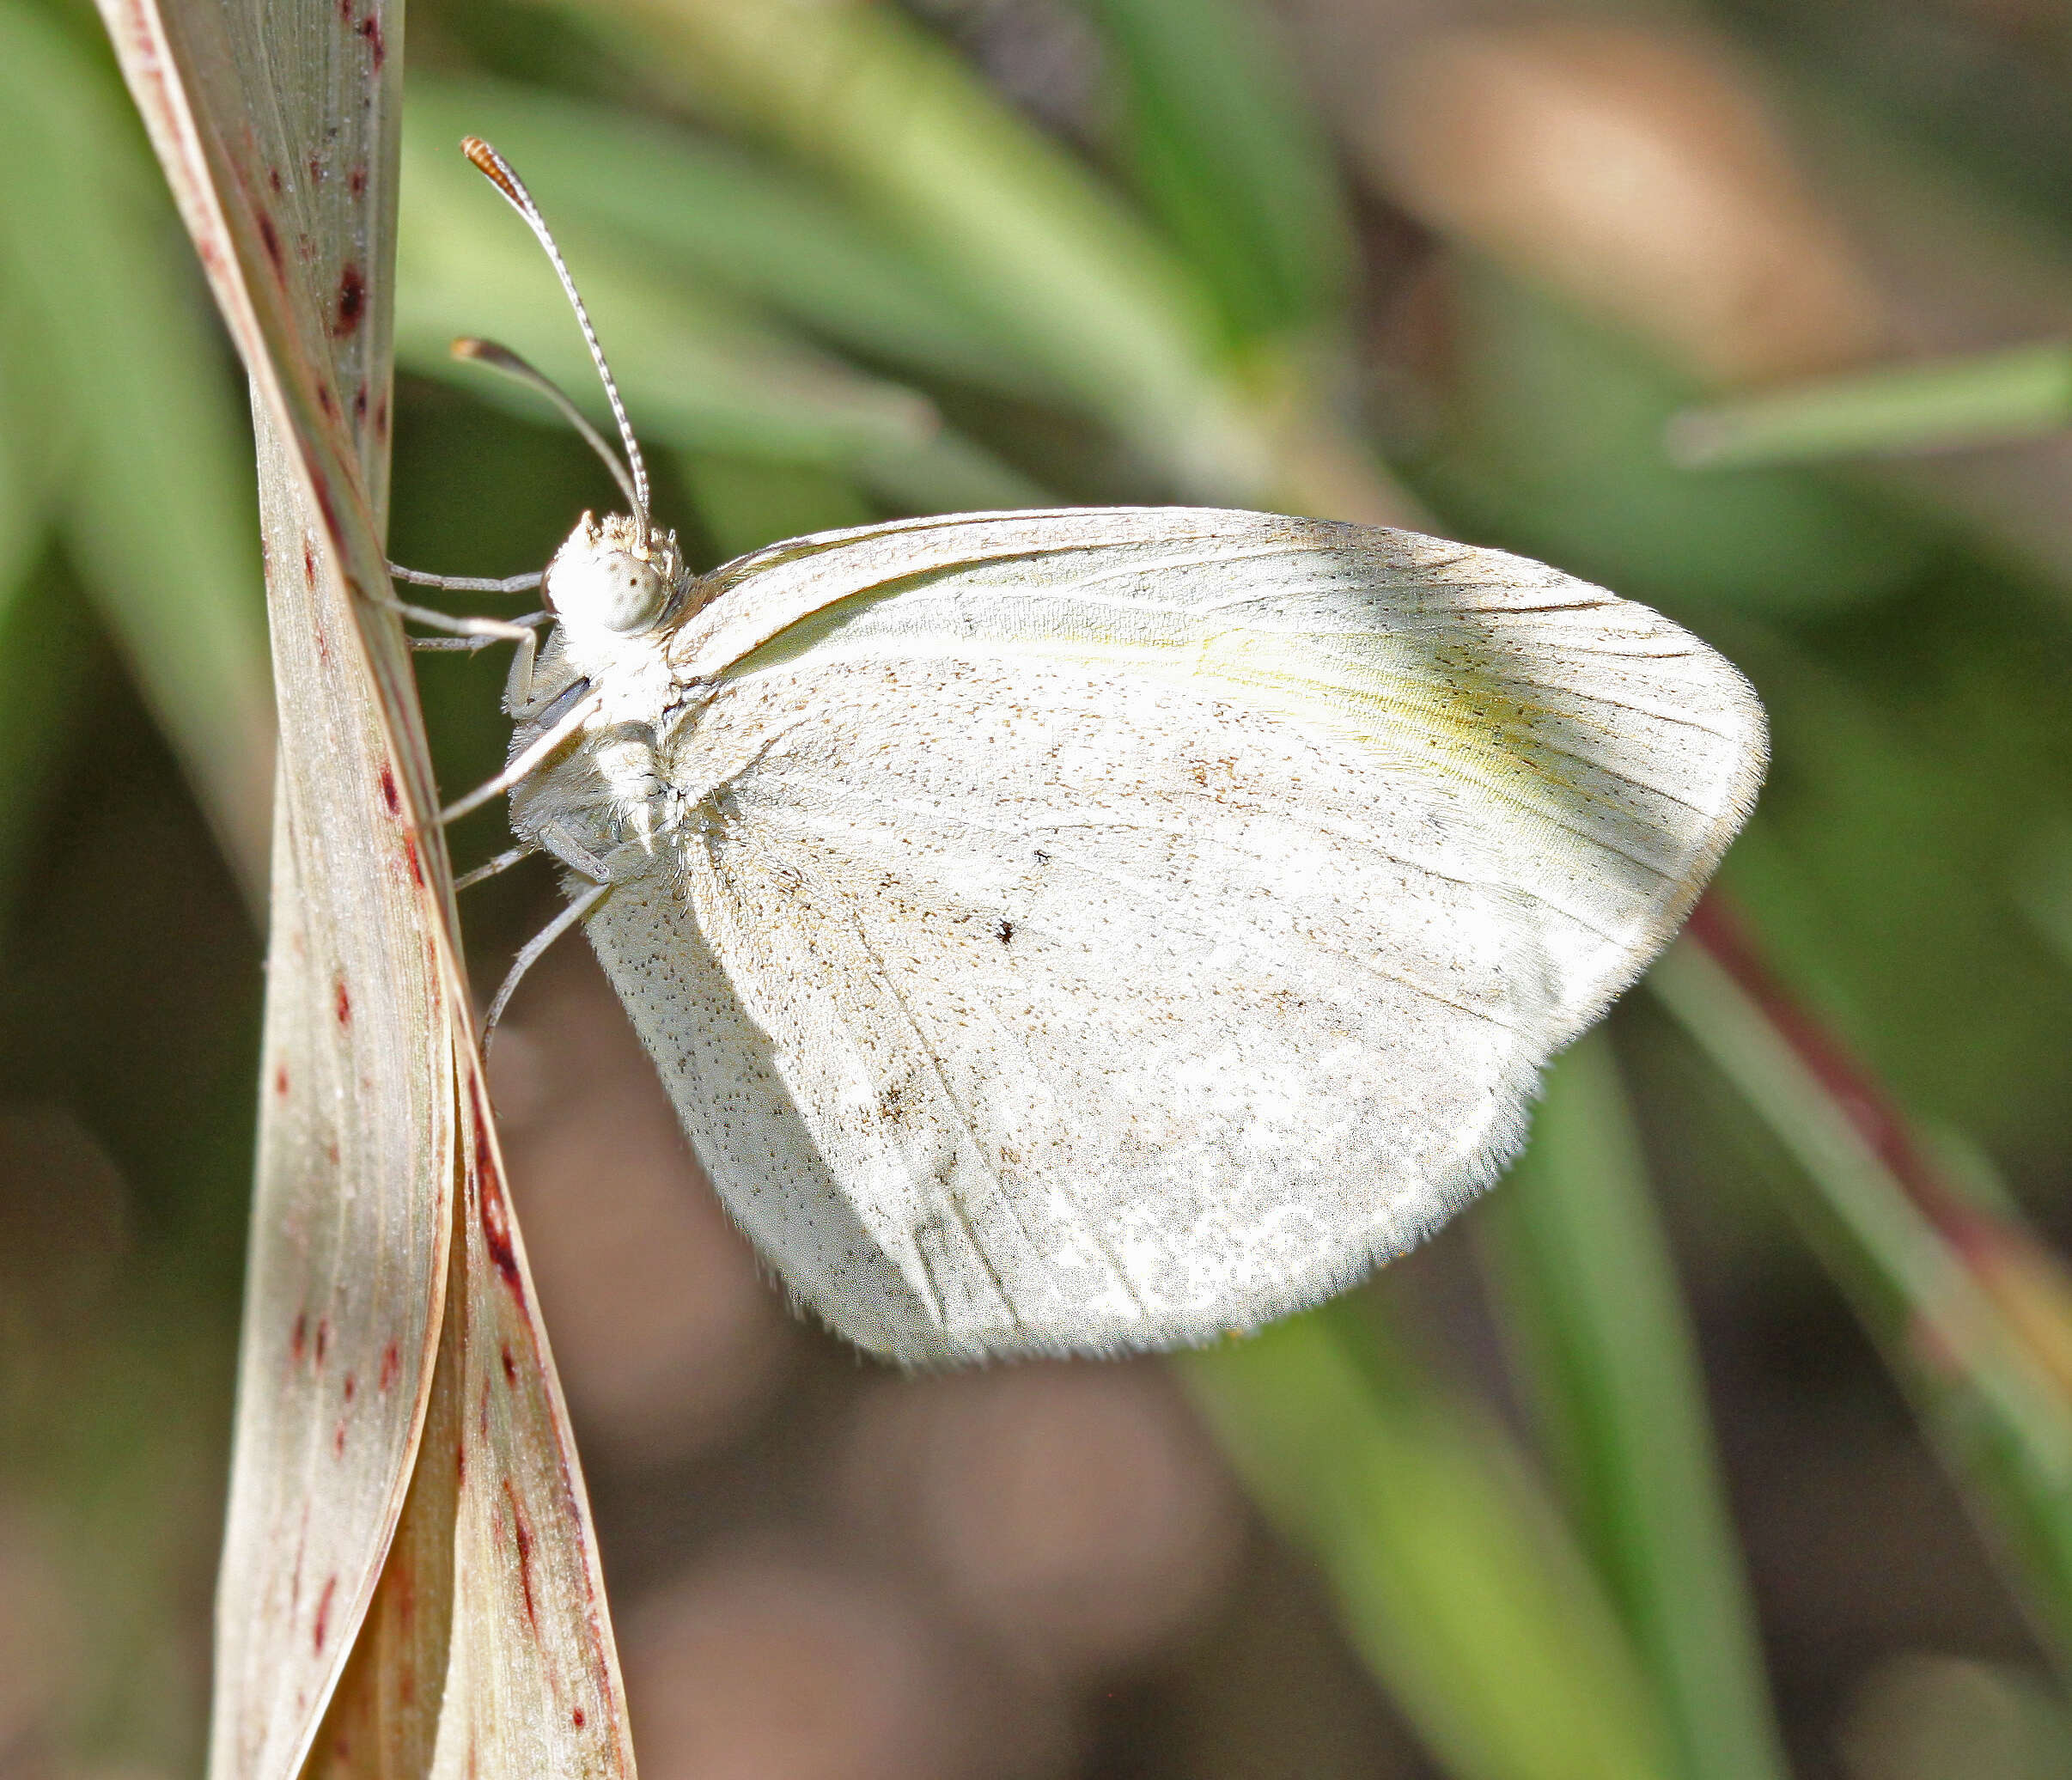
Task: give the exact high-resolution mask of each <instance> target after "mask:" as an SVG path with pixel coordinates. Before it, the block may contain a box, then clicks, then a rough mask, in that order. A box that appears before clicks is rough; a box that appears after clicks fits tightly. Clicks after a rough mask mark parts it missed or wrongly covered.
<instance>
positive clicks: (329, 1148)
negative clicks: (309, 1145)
mask: <svg viewBox="0 0 2072 1780" xmlns="http://www.w3.org/2000/svg"><path fill="white" fill-rule="evenodd" d="M324 1159H325V1161H327V1162H329V1163H330V1164H331V1166H332V1167H334V1168H335V1167H338V1139H337V1138H336V1137H333V1138H332V1140H331V1141H330V1142H329V1143H326V1144H325V1146H324Z"/></svg>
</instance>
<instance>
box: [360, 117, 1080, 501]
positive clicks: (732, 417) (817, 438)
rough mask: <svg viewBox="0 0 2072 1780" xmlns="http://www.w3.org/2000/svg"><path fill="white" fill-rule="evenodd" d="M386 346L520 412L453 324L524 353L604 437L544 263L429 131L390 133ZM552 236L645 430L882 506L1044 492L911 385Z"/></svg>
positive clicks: (626, 262)
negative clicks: (393, 252)
mask: <svg viewBox="0 0 2072 1780" xmlns="http://www.w3.org/2000/svg"><path fill="white" fill-rule="evenodd" d="M403 179H404V203H403V217H402V228H401V241H400V243H399V248H398V273H397V277H398V282H399V295H398V298H397V307H396V355H397V358H398V361H399V363H402V364H405V365H406V366H407V367H408V368H409V369H411V370H414V371H417V372H418V373H419V374H421V375H427V376H438V377H442V378H447V379H449V380H451V381H456V382H460V383H461V384H463V385H464V386H465V387H467V388H469V389H472V390H473V391H475V392H477V393H480V394H482V395H484V396H485V397H487V398H489V399H491V400H495V401H498V402H503V403H508V404H509V405H512V406H513V407H515V409H517V410H518V411H520V412H523V413H529V414H533V415H539V414H541V413H542V412H543V411H544V405H543V404H542V403H541V402H540V401H539V399H538V398H536V397H533V396H532V395H530V394H528V393H523V392H520V391H517V390H515V389H514V388H513V387H511V386H510V385H509V384H508V383H506V382H505V381H504V380H503V379H501V378H497V377H494V376H492V375H489V374H488V373H485V372H483V371H481V370H479V369H474V368H472V367H462V366H460V365H456V364H455V363H454V362H453V361H452V358H451V357H450V355H449V352H448V348H449V346H450V344H451V343H452V341H453V340H454V338H455V337H456V336H457V335H460V334H479V335H484V336H487V337H490V338H496V339H498V340H501V341H502V342H503V344H506V345H509V346H511V347H514V348H515V349H516V350H517V351H520V352H521V353H522V354H524V355H525V357H527V358H529V359H531V360H532V361H533V363H535V364H537V365H538V366H539V369H542V370H543V371H545V373H546V374H547V375H548V376H550V377H552V378H553V379H554V380H555V381H557V382H558V383H559V384H560V385H561V386H562V387H564V389H566V390H567V391H568V392H569V393H570V395H571V396H572V397H574V399H576V401H577V402H578V403H579V404H581V405H582V406H583V407H585V408H586V409H588V410H589V411H591V412H592V413H593V414H594V416H595V418H597V419H598V420H599V422H600V424H603V425H604V426H605V427H606V430H607V432H608V431H609V430H610V419H609V412H608V410H606V408H605V406H604V403H603V399H602V394H601V392H600V389H599V387H598V383H597V377H596V373H595V372H594V370H593V369H591V366H590V362H589V358H588V355H587V353H586V352H585V351H584V350H583V345H582V336H581V335H580V334H579V333H578V332H577V331H576V324H575V320H574V318H573V317H572V316H570V314H569V311H568V306H567V302H566V300H565V299H564V297H563V296H562V294H561V289H560V286H559V285H558V283H556V282H555V278H554V275H553V272H552V269H551V268H550V267H549V266H548V265H547V262H546V260H545V257H544V256H543V255H542V254H541V253H539V248H538V247H536V246H535V245H534V244H533V240H532V237H531V236H530V235H527V232H526V230H525V229H524V227H523V225H522V224H521V223H518V221H517V220H516V218H515V217H513V216H511V215H509V212H508V211H507V210H505V209H504V207H503V204H502V202H501V201H500V200H499V199H498V198H497V195H496V194H495V192H492V191H491V189H490V188H489V187H488V186H487V185H486V184H484V181H483V180H481V179H480V177H479V176H478V174H476V173H475V172H474V171H473V169H472V168H470V167H469V166H468V164H467V162H466V161H465V160H464V159H463V158H462V157H461V155H460V153H459V151H458V149H456V148H455V147H454V144H453V143H452V142H451V141H450V140H448V138H447V137H445V136H444V134H443V133H440V134H438V135H437V136H436V137H435V136H434V135H433V134H432V132H431V131H430V129H428V128H427V127H425V126H424V125H421V124H420V123H418V122H417V121H416V120H415V119H413V120H411V121H410V122H408V123H406V124H405V129H404V140H403ZM564 247H566V249H567V251H568V254H569V257H570V260H571V261H572V262H573V264H574V265H575V268H576V276H577V277H578V278H579V279H581V281H582V288H583V292H584V300H585V302H588V305H589V307H590V309H591V311H592V313H593V314H594V315H595V316H596V318H597V326H598V329H599V332H600V334H601V335H602V337H603V339H604V343H605V346H606V351H608V352H609V353H610V354H611V357H612V366H613V369H614V370H615V371H616V372H617V374H618V376H619V382H620V384H621V385H622V386H623V387H624V389H625V393H626V397H627V399H628V401H629V403H630V404H631V408H632V411H633V415H634V418H635V422H636V424H637V425H638V426H639V428H640V430H641V431H642V433H643V436H648V437H649V438H650V439H652V441H653V442H655V443H657V444H668V445H673V446H676V447H678V448H681V449H685V450H691V451H704V452H711V453H716V454H724V455H733V456H744V457H759V458H763V459H765V460H771V461H773V462H779V463H794V464H814V465H819V466H822V467H825V468H828V469H832V470H836V471H839V472H845V473H848V474H850V475H851V476H853V477H854V478H855V479H856V480H857V481H859V482H861V483H862V484H864V485H866V486H868V487H870V488H873V489H875V490H877V491H881V493H883V494H884V495H885V497H887V499H888V500H889V501H891V502H892V503H894V504H897V505H900V506H905V505H909V504H913V505H918V506H922V507H927V506H934V505H939V506H943V507H954V506H960V505H970V504H976V505H979V506H997V507H1014V506H1026V505H1032V504H1034V503H1037V502H1038V501H1039V500H1040V499H1041V498H1042V497H1041V495H1040V493H1039V491H1036V490H1034V489H1033V487H1032V486H1031V485H1030V484H1029V483H1028V482H1027V479H1024V478H1022V477H1021V476H1020V475H1018V474H1017V473H1016V472H1015V471H1013V470H1012V469H1010V468H1009V466H1006V465H1004V464H1001V463H999V462H998V461H997V460H993V459H991V458H990V457H988V456H987V455H986V454H984V453H983V452H982V451H981V450H980V449H979V448H978V447H977V446H975V445H972V444H970V443H969V442H951V441H949V440H948V437H947V436H946V432H945V429H944V427H943V424H942V418H941V416H940V415H939V414H938V413H937V412H936V411H935V406H934V405H933V404H932V403H930V402H929V400H928V399H926V398H925V397H923V396H921V395H918V394H917V393H915V392H913V391H911V390H910V389H905V388H903V387H900V386H899V385H897V384H893V383H888V382H886V381H882V380H881V379H877V378H873V377H869V376H866V375H864V374H862V372H860V371H855V370H852V369H849V368H848V367H847V366H845V365H844V364H842V363H839V362H838V361H837V360H835V359H832V358H831V357H826V356H825V355H823V354H820V353H817V352H815V351H813V350H812V349H811V348H809V347H807V345H805V344H803V343H802V342H801V341H799V340H797V339H795V338H793V337H791V336H789V335H788V334H787V333H785V332H783V330H782V329H781V328H779V327H778V326H776V325H774V324H769V323H765V322H764V321H762V320H759V319H758V318H757V317H756V316H755V315H754V314H752V313H751V312H750V311H748V310H747V309H746V308H743V307H742V306H741V305H740V303H739V302H736V301H734V299H732V298H730V297H728V296H725V295H723V294H722V293H720V292H716V291H713V290H706V289H701V288H698V287H694V286H693V285H692V284H691V283H689V282H688V281H687V280H686V279H684V278H682V277H677V278H675V279H673V280H665V279H664V278H662V277H660V276H659V275H658V274H657V273H656V272H655V270H654V268H653V266H652V264H651V263H650V261H649V259H648V257H647V256H646V255H644V254H643V251H642V250H641V248H640V247H639V245H638V244H637V243H636V242H631V241H627V240H626V239H625V237H623V236H616V237H615V236H613V235H611V234H609V233H607V234H606V235H601V236H595V235H590V234H588V233H587V232H585V231H583V230H582V229H570V230H567V231H565V232H564Z"/></svg>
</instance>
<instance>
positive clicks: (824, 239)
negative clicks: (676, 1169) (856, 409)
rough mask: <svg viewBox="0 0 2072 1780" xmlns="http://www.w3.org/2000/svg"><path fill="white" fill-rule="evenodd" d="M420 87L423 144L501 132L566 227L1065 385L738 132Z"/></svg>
mask: <svg viewBox="0 0 2072 1780" xmlns="http://www.w3.org/2000/svg"><path fill="white" fill-rule="evenodd" d="M408 91H409V112H408V116H409V124H408V126H407V127H408V129H409V131H410V133H411V138H412V140H413V141H415V142H417V143H422V144H424V145H425V146H426V147H428V148H437V149H442V150H450V149H451V148H452V147H453V145H454V143H457V142H459V141H460V137H462V136H463V135H466V134H471V133H472V134H473V135H476V136H480V137H486V138H487V139H488V140H489V141H491V142H493V143H496V144H497V147H498V148H499V149H502V150H503V153H504V154H505V155H509V157H510V160H511V162H512V163H513V164H514V165H515V166H516V167H517V168H520V169H521V171H522V172H523V174H524V175H525V178H526V181H527V184H528V185H530V186H532V188H533V195H534V196H535V197H537V198H539V202H540V204H541V205H542V206H543V207H544V208H545V211H546V213H547V215H548V216H549V217H550V218H551V219H552V220H553V222H554V223H555V226H556V227H557V228H558V229H560V228H567V229H572V230H574V229H588V230H589V231H591V232H593V233H595V234H598V235H611V236H613V237H615V238H618V239H619V240H622V241H625V242H628V243H637V244H638V245H639V246H640V247H642V248H643V249H645V250H646V251H647V252H648V253H649V254H650V255H651V256H652V270H653V271H655V273H656V274H657V275H658V276H659V277H661V278H663V279H664V280H665V281H666V280H667V278H668V277H669V276H670V275H671V274H672V273H673V272H675V273H687V274H689V275H691V277H692V279H693V281H694V282H695V283H697V284H698V286H700V287H703V288H706V289H712V290H722V291H727V292H730V293H732V294H734V295H735V296H740V297H741V298H743V299H746V300H749V301H752V302H756V303H759V304H764V305H766V306H767V307H768V308H770V309H771V310H773V311H775V312H776V313H777V314H780V315H782V316H783V317H784V318H786V319H787V320H789V321H790V322H792V323H794V324H795V325H796V326H799V327H801V328H803V329H804V330H806V331H807V332H810V333H813V334H814V335H817V336H819V337H820V338H825V339H826V340H828V341H831V342H832V343H834V344H838V345H840V346H843V347H846V348H848V349H850V351H858V352H862V353H863V354H865V355H866V356H867V357H871V358H874V359H878V360H882V361H887V362H890V363H897V364H901V365H905V366H909V367H911V368H913V369H917V370H919V371H922V372H925V373H927V374H929V375H934V376H937V377H942V378H946V379H949V380H952V381H958V382H962V383H966V384H970V385H972V386H974V387H978V388H982V389H987V390H992V391H996V392H998V393H1003V394H1007V395H1013V396H1021V397H1026V398H1035V399H1045V398H1051V397H1054V396H1056V395H1057V387H1056V386H1055V384H1054V383H1053V382H1052V381H1051V380H1050V379H1048V378H1046V377H1045V376H1043V375H1041V374H1040V373H1039V371H1038V370H1037V369H1036V368H1035V367H1034V366H1033V365H1032V364H1030V363H1028V362H1027V360H1026V359H1025V358H1023V357H1021V356H1020V355H1018V354H1017V353H1016V352H1015V350H1014V348H1013V346H1012V345H1011V344H1009V343H1006V342H1003V341H1002V340H1000V339H999V338H996V337H995V336H994V335H993V334H992V333H990V332H989V331H988V330H987V329H986V327H985V326H984V323H983V322H982V321H981V320H979V319H978V317H976V316H974V315H973V314H971V313H970V312H969V311H968V310H967V309H966V308H963V307H961V306H960V305H959V304H957V303H956V302H954V301H952V300H951V298H950V297H949V296H948V295H947V294H946V293H945V292H944V291H943V290H942V284H941V283H940V281H939V280H936V279H934V278H931V277H929V274H928V272H927V271H926V269H925V268H924V267H923V266H922V265H919V264H917V262H916V261H915V259H914V258H913V256H912V255H911V253H907V252H906V251H905V249H904V248H903V247H901V246H900V245H899V242H898V241H894V240H893V239H892V238H891V237H890V236H888V235H887V234H886V232H885V231H884V230H882V229H874V228H873V227H871V226H870V225H869V223H867V222H866V221H865V220H864V219H863V218H862V217H860V216H858V215H857V214H856V212H855V211H854V210H851V209H849V208H846V207H844V205H842V204H838V203H837V202H835V201H834V200H833V199H832V198H830V197H828V196H827V195H826V194H825V193H824V192H818V191H816V190H814V188H813V187H812V186H809V185H807V183H806V182H805V181H803V180H800V179H798V178H797V177H796V176H795V175H794V174H789V173H788V172H786V171H785V170H784V169H783V168H778V167H777V166H774V165H772V164H771V163H770V162H765V161H761V160H758V159H755V158H753V157H751V156H750V155H747V154H746V153H744V152H743V151H742V150H741V149H738V148H736V147H734V145H733V144H731V143H723V142H720V141H717V140H715V139H713V138H711V137H693V136H691V135H688V134H686V133H685V132H683V131H675V130H671V129H669V128H667V127H666V126H665V125H661V123H659V122H658V121H656V120H655V119H635V118H631V117H629V116H628V115H627V114H626V113H624V112H620V111H612V110H608V109H606V107H602V106H599V105H593V104H590V103H588V102H587V101H582V100H577V99H571V98H569V97H566V96H565V95H564V94H556V93H548V92H544V91H541V90H539V89H537V88H525V87H518V86H513V85H509V84H507V83H504V82H496V81H486V80H451V79H442V78H439V77H437V76H426V75H413V76H411V80H410V85H409V89H408Z"/></svg>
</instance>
